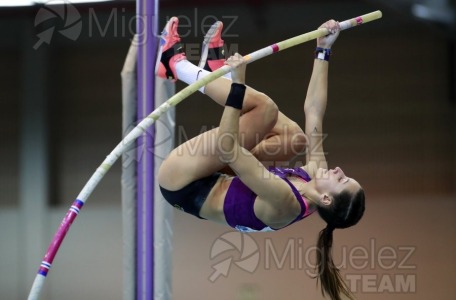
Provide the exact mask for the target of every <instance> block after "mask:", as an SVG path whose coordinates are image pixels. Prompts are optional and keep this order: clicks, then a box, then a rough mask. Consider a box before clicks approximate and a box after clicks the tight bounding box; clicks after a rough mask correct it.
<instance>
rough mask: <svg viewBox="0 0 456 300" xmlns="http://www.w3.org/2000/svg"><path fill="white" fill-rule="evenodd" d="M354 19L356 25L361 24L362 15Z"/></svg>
mask: <svg viewBox="0 0 456 300" xmlns="http://www.w3.org/2000/svg"><path fill="white" fill-rule="evenodd" d="M355 20H356V23H357V24H358V25H361V24H363V18H362V17H356V19H355Z"/></svg>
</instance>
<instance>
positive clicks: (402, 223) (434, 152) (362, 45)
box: [0, 2, 456, 299]
mask: <svg viewBox="0 0 456 300" xmlns="http://www.w3.org/2000/svg"><path fill="white" fill-rule="evenodd" d="M123 8H125V9H123ZM113 9H114V8H112V7H107V6H105V5H101V6H94V9H93V10H90V7H84V8H80V9H79V11H80V12H81V14H82V15H83V18H82V21H81V24H82V33H81V35H80V36H79V37H78V39H77V40H76V41H71V40H69V39H67V38H65V37H64V36H62V35H59V34H57V33H55V36H54V37H53V39H52V41H51V44H50V45H45V44H43V45H42V46H41V47H40V48H39V49H38V50H36V51H35V50H33V46H34V45H35V43H36V42H37V41H38V38H37V37H36V34H37V33H39V32H40V31H41V29H42V28H44V27H38V28H34V25H33V21H34V19H35V15H36V11H24V12H21V11H14V12H0V13H2V14H3V17H2V18H1V21H0V24H1V25H0V31H1V36H2V39H1V40H0V53H1V55H0V66H2V70H3V72H1V73H0V76H1V77H0V87H1V93H0V99H1V110H0V114H1V118H0V122H1V123H0V137H1V147H0V154H1V155H0V166H1V169H0V170H1V171H0V237H1V238H2V243H0V254H1V258H0V268H1V270H2V272H1V273H0V274H1V275H0V298H1V299H24V298H25V297H26V295H27V293H28V290H29V288H30V287H31V284H32V281H33V278H34V275H35V272H36V270H37V268H38V266H39V262H40V260H41V258H42V256H43V255H44V253H45V251H46V248H47V246H48V244H49V242H50V241H51V239H52V236H53V234H54V232H55V230H56V229H57V228H58V225H59V223H60V221H61V219H62V218H63V216H64V214H65V212H66V210H67V209H68V208H69V206H70V203H71V201H72V200H73V198H75V197H76V195H77V194H78V192H79V191H80V189H81V188H82V186H83V185H84V183H85V182H86V181H87V180H88V178H89V176H90V175H91V174H92V173H93V172H94V170H95V168H96V167H97V166H98V164H99V163H100V162H101V161H102V160H103V158H104V157H105V156H106V155H107V154H108V153H109V152H110V151H111V150H112V149H113V148H114V146H115V145H116V144H117V143H118V142H119V141H120V139H121V136H122V132H121V128H120V126H121V125H120V124H121V109H122V108H121V101H120V95H121V94H120V70H121V68H122V65H123V60H124V58H125V55H126V53H127V50H128V46H129V39H130V37H131V32H130V30H129V28H128V26H127V27H123V25H122V24H125V21H126V23H128V22H129V21H130V20H131V19H132V13H133V12H134V8H133V7H132V6H131V5H126V4H119V5H118V6H117V8H116V9H117V11H114V10H113ZM376 9H378V8H377V7H372V6H369V5H367V4H365V3H364V2H325V4H316V3H315V2H310V3H305V4H300V3H299V2H290V3H288V2H287V4H286V5H283V4H271V3H269V4H267V5H264V6H262V7H256V8H252V7H249V6H246V5H243V4H242V3H238V4H236V5H235V6H222V5H218V6H214V7H207V6H205V7H204V8H197V9H195V8H193V7H190V6H187V7H180V6H176V7H166V5H165V7H164V8H163V10H162V11H161V17H162V18H161V20H160V24H161V25H162V24H164V19H165V17H166V16H168V17H169V16H171V15H178V16H181V19H182V20H185V22H186V23H185V24H188V25H191V28H193V29H194V30H192V31H190V27H185V28H182V29H181V33H183V34H184V33H186V36H185V38H184V39H183V42H185V43H186V46H187V49H190V48H192V49H196V50H195V51H196V53H195V54H194V55H190V53H189V57H190V58H191V59H192V60H193V61H197V59H196V57H197V52H198V48H197V47H198V45H199V43H200V40H201V31H202V29H201V27H199V25H200V24H201V22H203V20H204V18H205V17H210V16H214V17H215V18H217V19H221V20H222V21H224V22H225V25H226V26H228V25H229V24H230V23H231V22H233V26H232V27H230V28H229V30H227V31H226V32H225V33H226V34H227V35H229V36H228V37H226V38H225V41H226V42H227V43H228V44H229V45H230V46H229V47H230V49H232V50H233V51H234V50H236V49H238V50H239V51H240V52H241V53H249V52H252V51H254V50H257V49H259V48H261V47H264V46H266V45H269V44H271V43H274V42H276V41H279V40H283V39H285V38H288V37H292V36H294V35H297V34H300V33H304V32H307V31H310V30H313V29H314V28H315V27H317V26H318V25H319V24H321V23H322V22H323V21H325V20H326V19H327V18H329V17H334V18H337V19H340V20H343V19H346V18H349V17H352V16H355V15H358V14H361V13H366V12H370V11H373V10H376ZM90 12H91V13H92V15H90ZM113 12H114V13H113ZM115 12H116V13H115ZM109 16H112V17H113V16H117V18H118V19H117V23H114V21H113V19H111V21H109ZM90 18H92V21H94V20H95V19H94V18H96V19H97V20H98V21H99V23H100V24H101V25H102V28H101V29H103V30H105V31H106V32H105V33H103V32H100V30H99V28H97V27H96V26H97V25H96V24H95V23H93V22H92V23H90ZM213 19H214V18H206V19H205V21H206V24H209V23H210V22H211V20H213ZM109 22H111V23H109ZM122 22H124V23H122ZM46 24H47V23H46ZM46 24H45V23H43V24H42V26H45V25H46ZM55 24H56V25H55V26H56V27H58V26H63V25H62V24H61V23H55ZM90 24H92V27H90ZM106 24H109V26H108V25H106ZM114 24H118V27H115V26H114ZM59 28H61V27H59ZM122 28H125V34H124V33H123V32H122ZM195 28H196V29H195ZM313 48H314V43H312V42H310V43H308V44H305V45H302V46H299V47H295V48H293V49H289V50H287V51H286V52H283V53H279V54H277V55H274V56H271V57H269V58H266V59H264V60H262V61H261V62H256V63H254V64H252V65H251V66H249V70H248V81H249V84H250V85H251V86H253V87H255V88H257V89H258V90H261V91H263V92H265V93H267V94H268V95H269V96H270V97H272V98H273V99H274V100H275V101H276V102H277V104H278V105H279V107H280V109H281V110H282V111H283V112H285V113H286V114H287V115H288V116H289V117H290V118H292V119H293V120H295V121H296V122H298V123H301V124H302V122H303V116H302V102H303V100H304V97H305V90H306V86H307V83H308V81H309V77H310V72H311V67H312V55H313V54H312V52H313ZM454 58H455V53H454V41H450V40H448V39H447V37H446V36H445V35H443V34H441V33H440V31H439V30H438V29H437V28H433V27H429V26H427V25H424V24H421V23H417V22H415V21H413V20H410V19H407V18H406V17H405V16H403V15H396V14H394V13H393V12H391V11H388V10H384V18H383V19H382V20H381V21H377V22H375V23H372V24H368V25H366V26H363V27H360V28H356V29H353V30H350V31H349V32H348V31H347V32H343V33H342V34H341V37H340V39H339V41H338V42H337V44H336V46H335V47H334V55H333V57H332V61H331V73H330V91H329V93H330V94H329V96H330V99H329V106H328V111H327V117H326V120H325V130H326V131H327V132H328V134H329V136H328V139H327V140H326V144H325V146H326V149H327V151H328V159H329V162H330V164H331V165H332V166H336V165H338V166H341V167H342V168H344V170H345V171H346V173H347V174H349V175H350V176H352V177H354V178H357V179H358V180H359V181H360V182H361V183H362V184H363V186H364V188H365V190H366V193H367V197H368V198H367V201H368V202H367V211H366V215H365V217H364V218H363V220H362V221H361V222H360V224H359V225H358V226H355V227H354V228H351V229H348V230H343V231H336V234H335V248H334V253H335V257H336V261H338V262H341V264H342V265H341V266H342V274H343V276H344V278H346V280H347V282H349V283H350V284H353V288H354V289H355V290H356V291H357V295H358V297H359V298H361V299H384V298H385V297H388V299H429V298H430V297H434V298H436V299H453V295H454V294H455V293H456V288H455V286H454V284H453V280H452V279H453V278H454V277H455V275H456V274H455V271H454V266H455V263H456V255H455V253H456V251H455V250H456V243H455V241H454V236H455V233H456V232H455V231H456V226H455V225H456V224H455V223H456V221H455V219H454V218H453V216H452V214H453V212H454V211H455V208H456V207H455V206H456V204H455V203H456V202H455V188H454V187H455V167H456V164H455V126H454V121H455V110H454V101H455V99H454V91H455V82H453V81H452V80H454V67H455V66H454ZM451 78H452V79H451ZM183 86H184V85H181V84H178V88H179V89H180V88H181V87H183ZM220 115H221V108H220V107H218V106H217V105H216V104H214V103H212V102H211V100H210V99H208V98H207V97H205V96H202V95H194V96H192V97H191V98H190V99H188V100H186V101H184V102H183V103H181V104H179V106H178V107H177V126H178V128H180V132H181V133H185V134H186V135H187V136H188V137H191V136H193V135H194V134H197V133H199V132H200V130H201V128H202V127H203V126H208V127H210V126H214V125H216V124H217V123H218V120H219V118H220ZM176 138H177V142H178V143H179V142H182V135H179V134H177V136H176ZM298 163H299V161H298ZM119 183H120V166H119V165H117V166H115V167H114V168H113V169H112V170H111V171H110V172H109V173H108V175H107V176H106V178H105V179H104V180H103V181H102V183H101V184H100V186H99V187H98V188H97V190H96V191H95V193H94V194H93V195H92V196H91V198H90V199H89V201H88V202H87V205H86V206H85V207H84V209H83V210H82V213H81V215H80V216H79V217H78V219H77V221H76V222H75V224H74V226H73V228H72V230H71V231H70V233H69V234H68V236H67V238H66V240H65V242H64V244H63V246H62V248H61V249H60V252H59V254H58V255H57V258H56V260H55V263H54V266H53V269H52V270H51V272H50V274H49V278H48V279H47V282H46V290H45V297H43V298H45V299H121V297H122V296H121V295H122V291H121V289H122V282H121V281H122V275H121V255H122V253H121V247H122V245H121V243H122V242H121V222H122V220H121V217H120V184H119ZM322 227H323V222H322V221H321V220H320V219H319V218H318V217H317V216H312V217H310V218H309V219H308V220H305V221H303V222H301V223H299V224H297V225H294V226H292V227H290V228H287V229H285V230H283V231H280V232H278V233H274V234H264V235H261V234H260V235H251V237H252V238H253V240H254V241H255V243H256V246H255V247H257V248H255V247H254V248H253V250H255V251H254V253H258V254H259V261H258V266H257V268H256V269H255V271H254V272H253V273H250V272H248V271H245V270H242V269H241V268H240V267H238V266H236V265H232V266H231V271H230V273H229V275H228V277H227V278H225V277H223V276H222V277H220V278H218V279H217V280H216V281H215V282H211V281H210V276H211V274H212V273H213V271H214V269H213V266H214V265H216V264H217V263H219V262H222V261H223V260H224V259H225V258H227V257H230V256H233V255H234V256H233V259H234V260H235V261H240V260H242V259H241V256H240V255H241V254H238V253H237V252H236V251H235V250H232V251H227V253H224V254H222V255H220V256H217V257H214V258H212V259H211V255H210V254H211V249H212V246H213V244H214V243H215V242H216V241H217V240H218V239H219V238H224V239H225V240H226V239H227V238H228V237H227V236H222V235H223V234H224V233H226V232H227V231H229V228H225V227H222V226H219V225H216V224H209V223H207V222H204V221H200V220H197V219H195V218H193V217H191V216H187V215H184V214H182V213H180V212H176V217H175V235H174V249H175V250H174V252H173V254H172V255H173V263H174V267H173V274H174V275H173V277H174V282H173V289H174V299H214V298H217V299H302V298H304V297H306V298H309V299H320V298H321V296H320V295H319V291H318V289H317V288H316V286H315V280H314V279H312V278H311V277H310V276H309V272H310V271H311V266H312V263H313V262H314V261H313V256H312V255H311V254H313V252H312V249H313V248H312V247H313V246H314V243H315V240H316V235H317V233H318V231H319V230H320V229H321V228H322ZM228 242H233V240H230V238H228ZM292 246H294V247H292ZM287 247H292V248H293V249H294V251H295V252H294V253H293V252H291V250H290V249H291V248H287ZM356 247H360V248H356ZM227 249H228V248H227ZM287 249H288V250H287ZM244 250H245V249H244ZM287 251H290V252H287ZM412 251H413V252H412ZM274 253H275V254H277V258H278V259H279V260H280V259H281V258H283V259H284V261H283V265H282V266H277V264H276V263H275V262H274V258H272V256H271V255H273V254H274ZM364 254H365V255H366V257H365V256H363V255H364ZM408 254H410V256H407V255H408ZM308 255H310V256H309V259H310V260H308ZM388 255H389V258H388V257H387V256H388ZM394 255H395V257H394ZM360 257H361V258H360ZM385 257H386V258H385ZM343 262H346V264H345V265H344V264H343ZM366 262H368V263H367V265H365V266H364V265H363V264H365V263H366ZM279 263H280V261H279ZM251 264H252V262H250V265H249V266H248V267H251V266H252V265H251ZM268 264H269V265H268ZM255 266H256V265H255ZM401 280H406V284H405V285H401V283H402V281H401ZM407 280H408V281H407ZM355 287H356V288H355ZM385 291H390V292H392V293H387V294H386V295H385V293H384V292H385Z"/></svg>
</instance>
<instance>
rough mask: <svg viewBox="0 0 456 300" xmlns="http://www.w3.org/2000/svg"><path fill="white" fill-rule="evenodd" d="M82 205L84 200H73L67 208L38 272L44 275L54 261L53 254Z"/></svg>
mask: <svg viewBox="0 0 456 300" xmlns="http://www.w3.org/2000/svg"><path fill="white" fill-rule="evenodd" d="M83 205H84V202H82V201H80V200H75V201H74V202H73V204H72V205H71V207H70V209H69V210H68V212H67V213H66V215H65V217H64V218H63V220H62V222H61V223H60V227H59V229H58V230H57V232H56V234H55V235H54V239H53V240H52V243H51V244H50V245H49V248H48V250H47V252H46V255H45V256H44V260H43V261H42V262H41V265H40V268H39V270H38V274H41V275H43V276H46V275H47V273H48V272H49V269H50V268H51V266H52V262H53V261H54V258H55V255H56V253H57V251H58V250H59V247H60V245H61V244H62V241H63V239H64V238H65V235H66V234H67V232H68V230H69V229H70V226H71V224H73V221H74V219H76V217H77V216H78V214H79V211H80V210H81V208H82V206H83Z"/></svg>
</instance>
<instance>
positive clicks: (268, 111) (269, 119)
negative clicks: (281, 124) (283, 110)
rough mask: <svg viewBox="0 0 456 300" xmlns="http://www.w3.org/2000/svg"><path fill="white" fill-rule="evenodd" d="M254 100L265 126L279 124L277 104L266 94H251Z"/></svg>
mask: <svg viewBox="0 0 456 300" xmlns="http://www.w3.org/2000/svg"><path fill="white" fill-rule="evenodd" d="M250 96H251V97H253V98H254V102H255V103H256V104H257V109H258V110H259V112H260V114H261V116H262V119H263V122H264V123H265V124H269V125H272V126H273V125H274V124H275V123H276V122H277V119H278V116H279V108H278V107H277V104H275V102H274V101H273V100H272V99H271V98H270V97H269V96H268V95H266V94H264V93H261V92H257V91H255V92H253V93H251V94H250Z"/></svg>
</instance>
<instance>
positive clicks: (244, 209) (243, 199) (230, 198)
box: [223, 167, 313, 232]
mask: <svg viewBox="0 0 456 300" xmlns="http://www.w3.org/2000/svg"><path fill="white" fill-rule="evenodd" d="M269 172H271V173H273V174H275V175H277V176H279V177H280V178H282V179H283V180H284V181H285V182H286V183H288V185H289V186H290V188H291V190H292V191H293V193H294V194H295V196H296V199H297V200H298V202H299V204H300V205H301V213H300V214H299V216H298V217H296V219H294V220H293V221H292V222H291V223H290V224H288V225H287V226H289V225H291V224H293V223H295V222H297V221H300V220H302V219H303V218H305V217H307V216H308V215H310V214H311V213H313V211H310V210H309V206H308V204H307V201H306V199H305V198H303V197H302V196H301V194H300V193H299V191H298V190H297V189H296V188H295V187H294V185H293V184H291V183H290V181H289V180H288V179H287V176H290V175H293V176H296V177H300V178H302V179H303V180H304V181H307V182H308V181H310V180H311V178H310V176H309V175H308V174H307V173H306V172H305V171H304V170H303V169H301V168H299V167H297V168H294V169H291V168H276V167H271V168H269ZM256 197H257V195H256V194H255V193H254V192H253V191H252V190H250V189H249V188H248V187H247V186H246V185H245V184H244V183H243V182H242V181H241V180H240V179H239V177H237V176H236V177H234V178H233V180H232V182H231V184H230V187H229V188H228V191H227V193H226V196H225V202H224V204H223V211H224V213H225V219H226V221H227V223H228V224H229V225H230V226H231V227H233V228H235V229H237V230H239V231H244V232H255V231H273V230H274V229H272V228H270V227H268V226H267V225H266V224H264V223H263V222H262V221H261V220H260V219H258V218H257V216H256V215H255V212H254V209H253V205H254V204H255V199H256Z"/></svg>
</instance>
